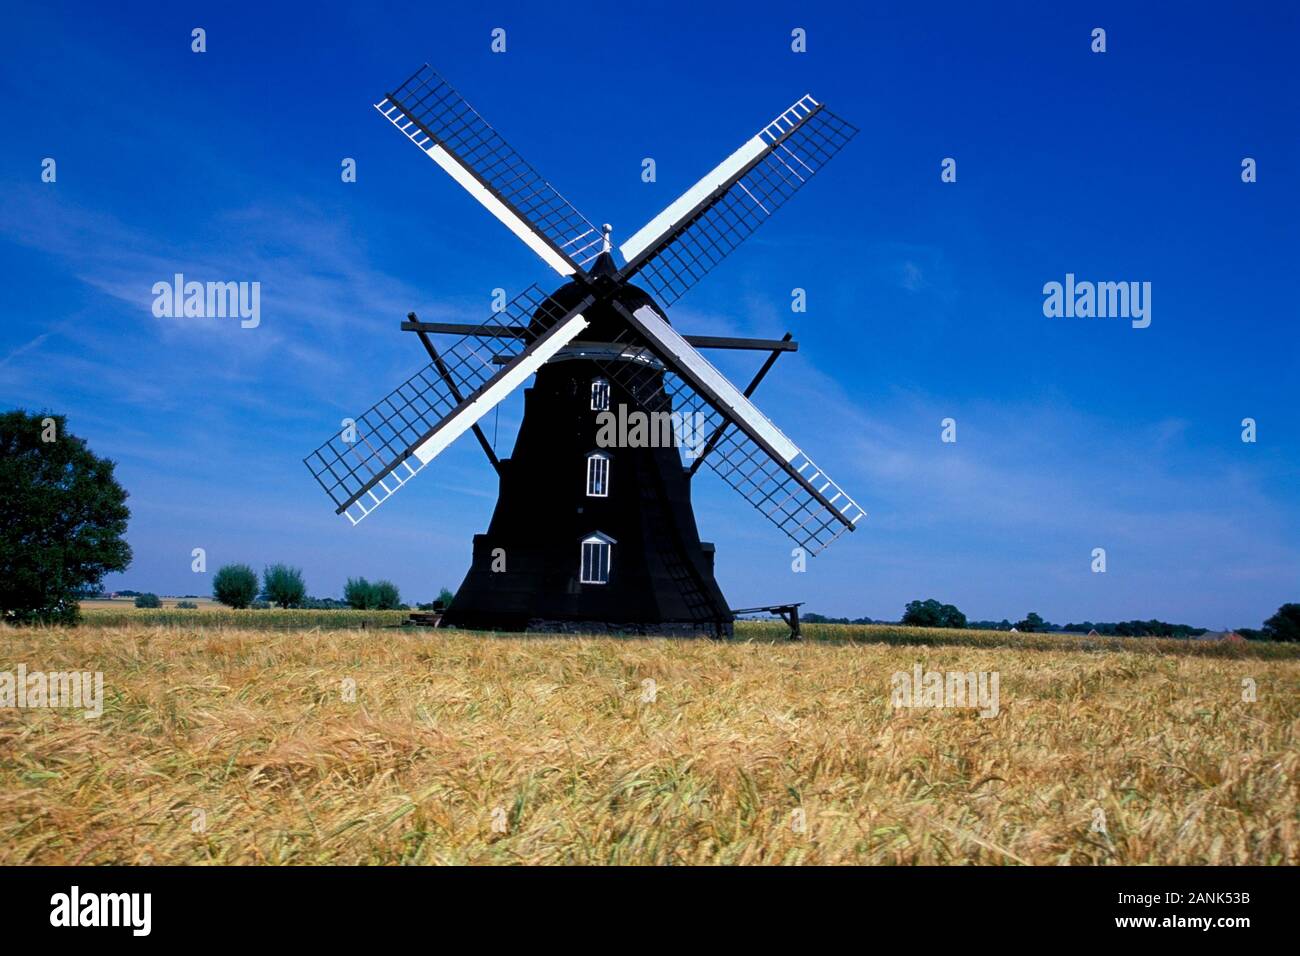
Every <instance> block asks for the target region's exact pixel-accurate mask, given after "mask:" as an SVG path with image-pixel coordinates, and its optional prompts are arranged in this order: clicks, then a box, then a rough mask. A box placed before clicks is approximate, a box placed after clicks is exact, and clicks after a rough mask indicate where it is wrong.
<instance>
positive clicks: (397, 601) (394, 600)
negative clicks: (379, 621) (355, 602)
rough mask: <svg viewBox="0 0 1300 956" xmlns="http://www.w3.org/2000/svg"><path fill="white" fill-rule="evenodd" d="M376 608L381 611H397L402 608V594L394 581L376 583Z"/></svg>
mask: <svg viewBox="0 0 1300 956" xmlns="http://www.w3.org/2000/svg"><path fill="white" fill-rule="evenodd" d="M374 590H375V607H376V608H378V609H379V610H381V611H395V610H397V609H398V608H399V607H401V606H402V593H401V592H400V591H398V590H397V585H396V584H394V583H393V582H392V581H376V582H375V583H374Z"/></svg>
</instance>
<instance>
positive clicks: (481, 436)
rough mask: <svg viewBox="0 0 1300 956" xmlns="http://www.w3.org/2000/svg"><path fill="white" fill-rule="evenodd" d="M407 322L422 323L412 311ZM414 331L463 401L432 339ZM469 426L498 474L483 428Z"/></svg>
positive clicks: (423, 333) (475, 425)
mask: <svg viewBox="0 0 1300 956" xmlns="http://www.w3.org/2000/svg"><path fill="white" fill-rule="evenodd" d="M408 324H409V325H421V324H423V323H420V322H417V321H415V313H414V312H412V313H411V314H410V315H409V316H408V321H407V322H403V323H402V327H403V328H405V327H406V326H407V325H408ZM415 331H416V332H417V333H419V336H420V342H421V343H422V344H423V345H424V350H425V351H426V352H428V353H429V358H431V359H433V364H434V365H436V366H437V367H438V374H439V375H441V376H442V378H443V381H445V382H446V383H447V387H448V388H449V389H451V394H452V397H453V398H454V399H456V402H457V404H459V403H461V402H463V401H465V396H464V395H462V394H461V393H460V389H459V388H457V387H456V383H455V382H454V381H453V380H452V377H451V373H450V372H448V371H447V366H446V365H445V364H444V363H443V361H442V356H441V355H439V354H438V350H437V349H436V348H434V345H433V341H432V340H431V339H430V338H429V336H428V334H427V333H426V332H424V331H423V330H422V329H416V330H415ZM470 427H471V428H473V429H474V437H475V438H477V439H478V443H479V444H480V445H481V446H482V447H483V454H485V455H487V460H488V461H489V462H491V464H492V467H493V469H494V470H495V471H496V473H497V474H498V475H499V474H501V461H500V459H498V458H497V454H496V452H494V451H493V450H492V446H491V445H490V444H488V440H487V436H486V435H484V434H483V429H481V428H479V427H478V423H477V422H476V423H475V424H473V425H471V426H470Z"/></svg>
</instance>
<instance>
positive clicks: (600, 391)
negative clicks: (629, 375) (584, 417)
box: [591, 378, 609, 412]
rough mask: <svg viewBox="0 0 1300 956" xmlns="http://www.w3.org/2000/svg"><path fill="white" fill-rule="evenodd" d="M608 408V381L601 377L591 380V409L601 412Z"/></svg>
mask: <svg viewBox="0 0 1300 956" xmlns="http://www.w3.org/2000/svg"><path fill="white" fill-rule="evenodd" d="M608 408H609V381H608V380H607V379H603V378H593V379H592V380H591V410H592V411H593V412H603V411H605V410H606V409H608Z"/></svg>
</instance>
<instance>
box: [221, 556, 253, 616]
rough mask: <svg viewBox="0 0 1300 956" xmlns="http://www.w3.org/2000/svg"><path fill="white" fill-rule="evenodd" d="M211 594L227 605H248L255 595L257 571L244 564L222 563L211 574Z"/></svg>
mask: <svg viewBox="0 0 1300 956" xmlns="http://www.w3.org/2000/svg"><path fill="white" fill-rule="evenodd" d="M212 596H213V597H214V598H216V599H217V600H218V601H220V602H221V603H222V604H224V605H226V606H227V607H234V608H245V607H248V605H250V604H252V603H253V599H254V598H255V597H257V572H256V571H254V570H253V569H252V568H250V567H249V566H248V565H246V564H226V565H223V566H222V567H220V568H218V569H217V573H216V574H214V575H213V576H212Z"/></svg>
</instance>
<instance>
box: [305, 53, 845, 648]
mask: <svg viewBox="0 0 1300 956" xmlns="http://www.w3.org/2000/svg"><path fill="white" fill-rule="evenodd" d="M375 109H376V110H378V111H379V113H380V114H381V115H382V116H383V117H384V118H385V119H387V120H388V121H389V122H390V123H392V124H393V125H394V126H395V127H397V129H398V130H399V131H400V132H401V133H402V134H403V135H404V136H406V138H407V139H409V140H410V141H411V142H413V143H414V144H415V145H416V146H417V147H418V148H419V149H420V151H421V152H423V153H424V154H425V155H426V156H428V157H429V158H430V159H432V160H433V162H434V163H436V164H437V165H438V166H440V167H441V168H442V169H443V171H445V172H446V173H447V174H448V175H450V176H451V177H452V179H454V180H455V181H456V182H457V183H459V184H460V185H461V186H462V187H463V188H464V189H465V190H466V191H467V192H469V194H470V195H471V196H473V197H474V198H475V199H476V200H478V201H479V203H481V204H482V205H483V206H484V207H485V208H486V209H487V210H488V211H489V212H490V213H492V215H494V216H495V217H496V218H497V219H499V220H500V221H501V222H502V223H503V224H504V225H505V226H506V227H507V228H508V229H509V230H510V231H511V232H513V233H514V234H515V235H516V236H517V237H518V238H519V239H520V240H522V241H523V243H524V244H525V245H526V246H528V247H529V248H530V249H531V250H532V251H533V252H535V253H536V254H537V255H538V256H539V257H541V259H542V260H543V261H544V262H546V264H547V265H549V266H551V268H553V269H554V270H555V271H556V272H558V273H559V274H560V276H561V277H563V278H564V279H565V280H566V281H565V282H564V284H563V285H561V286H560V287H559V288H558V289H556V290H555V291H553V292H550V293H547V292H545V291H544V290H543V289H542V288H541V287H539V286H537V285H532V286H530V287H529V288H527V289H525V290H524V291H523V292H522V293H520V294H519V295H517V296H516V297H515V298H514V299H512V300H511V301H510V302H509V303H508V304H506V305H505V306H504V308H502V309H500V310H499V311H495V312H494V313H493V314H492V315H490V316H489V317H488V318H487V319H486V320H485V321H484V322H482V323H481V324H478V325H473V324H456V323H434V322H421V321H419V319H418V318H417V317H416V316H415V315H414V314H411V315H409V316H408V318H407V321H405V322H403V323H402V328H403V329H404V330H407V331H412V332H415V333H416V335H417V336H418V337H419V339H420V341H421V343H422V344H423V346H424V348H425V350H426V351H427V353H428V357H429V363H428V364H427V365H426V366H425V367H424V368H422V369H420V371H418V372H416V373H415V374H414V375H413V376H411V377H410V378H409V379H407V380H406V381H405V382H403V383H402V384H401V385H399V386H397V388H395V389H393V391H392V392H390V393H389V394H388V395H387V396H386V397H385V398H384V399H383V400H382V401H380V402H379V403H378V404H376V405H375V406H374V407H372V408H371V409H369V410H368V411H366V412H365V413H364V414H363V415H361V416H359V417H358V418H356V419H355V420H353V421H349V422H347V423H346V425H345V427H344V428H343V429H342V430H341V431H340V432H339V433H337V434H335V435H333V436H331V438H330V439H329V440H328V441H326V442H325V443H324V444H323V445H321V446H320V447H319V448H317V449H316V450H315V451H314V452H312V453H311V454H310V455H309V456H308V457H307V458H306V459H305V462H306V464H307V467H308V469H309V470H310V471H311V473H312V474H313V475H314V476H315V478H316V480H317V481H318V482H319V483H320V485H321V486H322V487H323V488H324V489H325V491H326V493H327V494H328V495H329V496H330V498H331V500H332V501H333V502H334V504H335V506H336V509H335V510H336V512H337V513H339V514H343V515H345V516H346V517H347V518H348V519H349V520H350V521H351V522H352V523H353V524H356V523H357V522H359V521H361V520H362V519H363V518H365V517H366V516H367V515H369V514H370V513H371V512H372V511H373V510H374V509H375V508H377V507H378V506H379V505H380V504H382V503H383V502H384V501H386V500H387V499H388V498H389V497H390V496H391V495H392V494H393V493H394V492H395V491H396V490H397V489H398V488H401V487H402V486H403V485H405V484H406V483H407V482H408V481H410V480H411V479H412V478H414V477H415V476H416V475H417V474H418V473H419V472H420V471H421V470H422V469H423V468H424V467H425V466H426V465H427V464H428V463H429V462H430V461H432V460H433V459H434V458H435V457H437V455H438V454H439V453H440V452H441V451H443V449H445V448H446V447H447V446H448V445H450V444H451V443H452V442H453V441H455V440H456V439H457V438H458V437H460V436H461V435H463V434H464V433H465V432H467V431H469V432H473V434H474V436H475V438H476V439H477V441H478V443H479V444H480V445H481V446H482V448H483V451H484V453H485V454H486V456H487V459H488V462H489V463H490V464H491V466H492V467H493V468H494V469H495V470H496V472H497V474H498V477H499V485H500V491H499V496H498V500H497V505H496V509H495V511H494V513H493V516H492V519H491V522H490V523H489V526H488V529H487V531H486V532H485V533H484V534H481V535H476V536H475V538H474V549H473V559H472V562H471V566H470V569H469V572H468V573H467V574H466V577H465V580H464V582H463V583H462V585H461V587H460V588H459V590H458V591H457V593H456V596H455V599H454V600H453V602H452V605H451V608H450V609H449V611H448V612H447V614H446V615H445V616H444V619H443V623H444V624H448V625H457V626H461V627H470V628H476V629H496V630H524V629H527V630H543V631H545V630H577V629H583V630H591V629H593V628H597V627H599V628H601V629H603V630H610V631H614V632H624V633H659V634H709V635H726V634H730V633H731V628H732V620H733V618H734V614H733V612H731V611H730V610H729V609H728V606H727V602H726V600H725V598H724V597H723V595H722V591H721V589H720V588H719V587H718V584H717V582H716V580H715V579H714V573H713V546H712V545H711V544H708V543H706V542H702V541H701V540H700V537H699V532H698V530H697V527H696V523H695V515H694V512H693V510H692V507H691V481H692V479H693V478H694V476H695V474H696V473H697V472H698V471H699V469H700V467H701V465H703V464H707V465H708V466H709V467H710V468H711V469H712V470H713V471H714V472H716V473H717V474H718V475H720V476H721V477H722V479H723V480H724V481H726V482H727V483H728V484H729V485H731V487H733V488H734V489H735V490H736V491H738V492H739V493H740V494H741V495H742V496H743V497H744V498H745V499H746V500H748V501H749V502H750V503H751V504H752V505H753V506H754V507H755V508H756V509H757V510H758V511H759V513H760V514H762V515H764V516H765V517H767V518H768V519H769V520H771V521H772V522H773V523H774V524H776V526H777V527H779V528H780V529H781V530H782V531H784V532H785V533H786V534H787V535H789V536H790V537H791V538H792V539H793V540H794V541H795V542H796V543H797V544H798V545H800V546H801V547H803V548H805V549H806V550H807V551H808V552H810V553H812V554H816V553H818V552H819V551H821V550H822V549H823V548H824V547H825V546H826V545H828V544H829V543H830V542H831V541H833V540H834V539H835V538H837V537H838V536H839V535H840V534H842V533H844V532H845V531H851V530H853V528H854V526H855V525H856V524H857V523H858V521H860V520H861V519H862V518H863V517H864V512H863V510H862V509H861V508H860V507H859V506H858V504H857V503H856V502H855V501H854V500H853V499H852V498H850V497H849V496H848V495H847V494H846V493H845V492H844V491H843V490H842V489H841V488H840V487H839V486H838V485H836V484H835V483H834V482H833V481H832V480H831V479H830V478H829V477H828V476H827V475H826V474H825V472H823V471H822V470H821V469H820V468H818V467H817V466H816V465H815V464H814V463H813V461H812V460H811V459H810V458H809V457H808V456H807V455H806V454H805V453H804V452H803V451H802V450H801V449H800V448H799V447H798V446H797V445H796V444H795V443H794V442H793V441H791V440H790V439H789V438H787V437H786V435H785V434H784V433H783V432H782V431H781V430H780V429H778V428H777V427H776V426H775V425H773V424H772V422H771V421H769V420H768V419H767V418H766V417H765V416H764V415H763V414H762V412H760V411H759V410H758V409H757V408H756V407H755V406H754V405H753V403H752V402H751V401H750V395H751V394H752V393H753V391H754V389H755V388H757V386H758V384H759V382H760V381H761V380H762V379H763V377H764V376H765V375H766V374H767V372H768V370H769V369H771V367H772V365H773V363H774V362H775V361H776V359H777V358H778V357H779V356H780V355H781V354H782V353H783V352H787V351H794V350H795V349H796V348H797V347H798V346H797V344H796V343H794V342H793V341H791V336H790V334H789V333H787V334H786V335H785V337H784V338H783V339H780V340H762V339H740V338H723V337H706V336H694V335H682V334H680V333H679V332H678V331H677V330H675V329H674V328H673V327H672V326H671V325H670V324H669V322H668V320H667V318H666V317H665V307H666V306H669V305H672V304H673V303H674V302H676V301H677V299H678V298H680V296H681V295H682V294H683V293H685V292H686V291H687V290H688V289H690V288H691V287H692V286H693V285H694V284H695V283H696V282H698V281H699V280H700V279H701V278H702V277H703V276H704V275H705V274H707V273H708V272H709V270H710V269H712V268H713V267H714V266H716V265H717V264H718V263H719V262H720V261H721V260H722V259H723V258H724V257H725V256H726V255H727V254H728V253H730V252H731V251H732V250H733V249H735V248H736V247H737V246H738V245H739V244H740V243H741V242H742V241H743V240H744V239H745V238H746V237H747V236H749V234H750V233H752V232H753V231H754V230H755V229H757V228H758V226H760V225H761V224H762V223H763V222H765V221H766V220H767V218H768V217H769V216H771V215H772V213H773V212H774V211H775V210H776V209H777V208H779V207H780V206H781V205H782V204H784V203H785V202H786V201H787V200H788V199H789V198H790V197H791V196H792V195H794V193H795V192H796V191H798V189H799V188H800V187H801V186H803V185H804V183H806V182H807V181H808V180H809V179H810V178H811V177H812V176H813V175H814V174H815V173H816V172H818V170H820V169H821V167H822V166H824V165H825V164H826V162H828V161H829V160H830V159H831V157H832V156H834V155H835V153H837V152H838V151H839V150H840V149H841V148H842V147H843V146H844V145H845V144H846V143H847V142H848V141H849V140H850V139H851V138H852V137H853V136H854V134H856V132H857V130H856V129H855V128H854V127H852V126H851V125H849V124H848V123H846V122H844V121H843V120H841V119H840V118H838V117H837V116H835V115H834V114H833V113H831V112H830V111H829V110H827V109H826V108H825V107H824V106H822V105H821V104H820V103H818V102H817V101H816V100H814V99H813V98H812V97H811V96H804V97H802V98H801V99H799V100H798V101H797V102H795V103H794V105H793V106H791V107H790V108H789V109H787V110H785V111H784V112H782V113H781V114H780V115H779V116H777V117H776V119H774V120H773V121H772V122H771V123H769V124H768V125H766V126H765V127H763V129H761V130H760V131H759V132H758V133H757V134H756V135H755V136H753V137H752V138H750V139H749V140H747V141H746V142H745V144H744V145H743V146H741V147H740V149H738V150H736V151H735V152H734V153H732V154H731V155H730V156H728V157H727V158H726V159H725V160H723V161H722V162H721V163H720V164H719V165H718V166H717V167H716V168H714V169H713V170H712V171H711V172H709V173H708V175H706V176H705V177H704V178H703V179H701V180H700V181H699V182H698V183H696V184H695V185H694V186H692V187H691V188H690V189H688V190H687V191H686V192H685V193H683V194H682V195H681V196H680V197H679V198H678V199H676V200H675V201H674V202H673V203H672V204H671V205H669V206H668V207H667V208H666V209H664V210H663V212H661V213H659V214H658V215H657V216H655V217H654V218H653V219H651V220H650V221H649V222H648V223H646V225H645V226H643V227H642V228H641V229H640V230H639V231H637V232H636V233H635V234H633V235H632V236H631V237H630V238H629V239H628V240H627V241H626V242H624V243H622V244H621V245H620V247H619V251H620V253H621V255H622V258H623V260H624V264H623V265H622V266H621V267H619V266H618V265H617V264H616V262H615V260H614V257H613V254H612V249H611V245H610V228H609V227H608V226H605V227H604V228H602V229H597V228H596V226H594V225H593V224H592V223H591V222H590V221H589V220H587V219H586V218H584V217H583V216H582V215H581V214H580V213H579V212H578V211H577V210H576V209H575V208H574V207H573V206H572V205H571V204H570V203H569V202H568V201H567V200H565V199H564V198H563V197H562V196H561V195H560V194H559V193H558V192H557V191H556V190H555V188H554V187H553V186H551V185H550V183H548V182H547V181H546V180H544V179H543V178H542V177H541V176H540V175H538V173H537V172H536V170H534V169H533V167H532V166H530V165H529V164H528V163H527V162H526V161H525V160H524V159H523V158H522V157H521V156H520V155H519V154H518V153H517V152H515V150H514V149H513V148H512V147H511V146H510V145H509V144H508V143H506V141H505V140H504V139H503V138H502V137H501V136H500V134H498V133H497V132H496V130H494V129H493V128H492V127H491V126H490V125H489V124H488V123H487V122H486V121H485V120H484V119H483V118H482V117H481V116H480V115H479V114H478V113H477V112H476V111H475V110H474V109H473V108H472V107H471V106H470V105H469V104H468V103H467V102H465V100H464V99H463V98H462V97H461V96H460V94H459V93H457V92H456V91H455V90H454V89H452V88H451V87H450V86H449V85H448V84H447V83H446V82H445V81H444V80H443V79H442V78H441V77H440V76H438V74H437V73H435V72H434V71H432V70H431V69H429V67H428V65H427V64H426V65H425V66H423V67H421V68H420V69H419V70H418V71H416V72H415V73H414V74H413V75H412V76H411V77H410V78H409V79H407V80H406V81H405V82H404V83H402V84H401V85H400V86H398V87H397V88H396V89H395V90H394V91H393V92H391V93H388V94H386V95H385V96H384V97H383V99H381V100H380V101H379V102H378V103H376V104H375ZM437 335H443V336H452V337H454V340H453V341H452V342H451V344H449V345H442V346H440V345H439V344H435V339H434V336H437ZM701 348H707V349H750V350H756V351H761V352H766V353H768V354H767V357H766V360H765V361H764V363H763V365H762V367H761V368H760V369H759V370H758V373H757V374H756V375H755V376H754V378H753V380H752V381H751V382H750V383H749V385H748V386H747V387H746V388H745V389H743V390H742V389H740V388H737V387H736V386H735V385H734V384H732V383H731V382H730V381H729V380H728V379H727V378H726V377H725V376H724V375H722V373H720V372H719V371H718V370H717V369H716V368H715V367H714V366H713V365H712V364H711V363H710V362H709V361H708V360H707V359H706V358H705V357H704V356H703V355H702V354H701V353H700V351H699V349H701ZM534 375H535V376H536V378H535V381H534V382H533V384H532V386H531V387H529V388H527V389H526V390H525V393H524V417H523V420H522V422H521V424H520V428H519V434H518V437H517V439H516V443H515V447H514V450H513V452H512V454H511V457H510V458H508V459H500V458H498V457H497V455H496V454H495V451H494V449H493V446H492V445H491V444H490V443H489V442H488V440H487V438H486V436H485V435H484V434H483V432H482V430H481V429H480V427H479V425H478V422H479V420H480V419H481V418H482V417H483V416H484V415H485V414H486V413H487V412H488V411H490V410H491V409H492V408H494V407H495V406H496V405H497V404H498V403H499V402H501V401H502V399H504V398H505V397H506V396H507V395H509V394H510V393H511V392H513V391H514V390H516V389H518V388H520V387H521V386H523V385H525V383H526V382H527V381H528V379H529V378H531V377H533V376H534ZM628 422H633V424H632V425H631V426H630V427H625V426H627V423H628ZM665 423H666V424H665ZM615 425H616V426H617V427H614V426H615ZM638 428H640V431H639V432H638ZM611 435H612V436H614V440H612V441H611ZM655 438H658V439H659V440H657V441H656V440H655Z"/></svg>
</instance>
